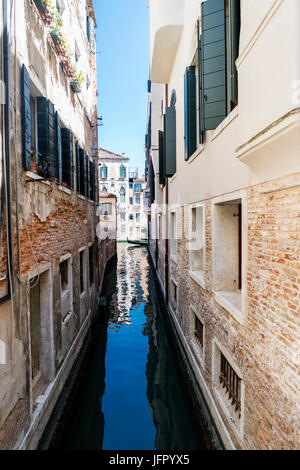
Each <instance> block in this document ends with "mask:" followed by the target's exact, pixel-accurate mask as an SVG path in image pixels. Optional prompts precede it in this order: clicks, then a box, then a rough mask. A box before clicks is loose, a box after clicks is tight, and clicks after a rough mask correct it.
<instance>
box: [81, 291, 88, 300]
mask: <svg viewBox="0 0 300 470" xmlns="http://www.w3.org/2000/svg"><path fill="white" fill-rule="evenodd" d="M86 296H87V291H86V290H85V291H83V292H81V294H80V300H82V299H84V298H85V297H86Z"/></svg>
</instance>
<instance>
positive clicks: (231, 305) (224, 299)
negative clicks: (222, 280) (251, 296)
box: [214, 290, 244, 323]
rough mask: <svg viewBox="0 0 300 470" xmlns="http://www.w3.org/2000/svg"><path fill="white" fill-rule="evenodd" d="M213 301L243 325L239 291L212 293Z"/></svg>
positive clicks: (240, 293)
mask: <svg viewBox="0 0 300 470" xmlns="http://www.w3.org/2000/svg"><path fill="white" fill-rule="evenodd" d="M214 294H215V299H216V301H217V302H218V304H219V305H221V307H223V308H224V309H225V310H227V312H229V313H230V315H232V316H233V318H234V319H235V320H236V321H238V322H239V323H244V319H243V314H242V292H241V291H240V290H234V291H221V292H214Z"/></svg>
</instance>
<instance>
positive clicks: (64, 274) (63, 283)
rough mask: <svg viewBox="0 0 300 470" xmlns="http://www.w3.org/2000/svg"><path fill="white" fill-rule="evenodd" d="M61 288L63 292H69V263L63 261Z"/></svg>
mask: <svg viewBox="0 0 300 470" xmlns="http://www.w3.org/2000/svg"><path fill="white" fill-rule="evenodd" d="M59 270H60V287H61V292H63V291H65V290H68V288H69V281H68V261H63V262H62V263H61V264H60V266H59Z"/></svg>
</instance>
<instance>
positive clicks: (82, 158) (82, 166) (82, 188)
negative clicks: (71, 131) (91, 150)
mask: <svg viewBox="0 0 300 470" xmlns="http://www.w3.org/2000/svg"><path fill="white" fill-rule="evenodd" d="M79 160H80V194H81V195H82V196H85V186H86V185H85V181H86V176H85V175H86V171H85V162H86V158H85V151H84V150H83V149H79Z"/></svg>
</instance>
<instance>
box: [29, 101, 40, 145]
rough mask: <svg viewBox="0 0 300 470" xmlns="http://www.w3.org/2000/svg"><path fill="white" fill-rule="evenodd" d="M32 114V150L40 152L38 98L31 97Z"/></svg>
mask: <svg viewBox="0 0 300 470" xmlns="http://www.w3.org/2000/svg"><path fill="white" fill-rule="evenodd" d="M30 114H31V149H36V150H38V142H37V109H36V98H34V97H33V96H30Z"/></svg>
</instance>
